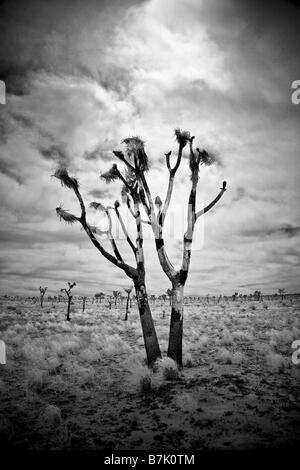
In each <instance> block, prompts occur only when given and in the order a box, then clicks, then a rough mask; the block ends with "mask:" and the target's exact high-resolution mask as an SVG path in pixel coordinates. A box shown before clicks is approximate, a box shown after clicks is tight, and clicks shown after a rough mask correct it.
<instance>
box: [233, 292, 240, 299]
mask: <svg viewBox="0 0 300 470" xmlns="http://www.w3.org/2000/svg"><path fill="white" fill-rule="evenodd" d="M238 295H239V293H238V292H235V293H234V294H232V300H233V301H235V300H236V299H237V297H238Z"/></svg>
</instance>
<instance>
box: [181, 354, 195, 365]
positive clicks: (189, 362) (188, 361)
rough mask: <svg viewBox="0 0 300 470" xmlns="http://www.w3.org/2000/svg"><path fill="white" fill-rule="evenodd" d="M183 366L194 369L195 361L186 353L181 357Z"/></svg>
mask: <svg viewBox="0 0 300 470" xmlns="http://www.w3.org/2000/svg"><path fill="white" fill-rule="evenodd" d="M183 365H184V367H195V365H196V364H195V361H194V360H193V357H192V355H191V353H186V354H185V355H184V357H183Z"/></svg>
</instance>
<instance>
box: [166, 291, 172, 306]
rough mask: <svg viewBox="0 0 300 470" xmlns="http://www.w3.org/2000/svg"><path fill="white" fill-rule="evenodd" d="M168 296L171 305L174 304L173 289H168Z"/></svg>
mask: <svg viewBox="0 0 300 470" xmlns="http://www.w3.org/2000/svg"><path fill="white" fill-rule="evenodd" d="M166 294H167V296H168V297H169V302H170V307H171V306H172V289H167V291H166Z"/></svg>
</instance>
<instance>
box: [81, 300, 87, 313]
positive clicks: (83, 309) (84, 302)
mask: <svg viewBox="0 0 300 470" xmlns="http://www.w3.org/2000/svg"><path fill="white" fill-rule="evenodd" d="M86 299H87V297H81V300H82V311H83V312H84V311H85V304H86Z"/></svg>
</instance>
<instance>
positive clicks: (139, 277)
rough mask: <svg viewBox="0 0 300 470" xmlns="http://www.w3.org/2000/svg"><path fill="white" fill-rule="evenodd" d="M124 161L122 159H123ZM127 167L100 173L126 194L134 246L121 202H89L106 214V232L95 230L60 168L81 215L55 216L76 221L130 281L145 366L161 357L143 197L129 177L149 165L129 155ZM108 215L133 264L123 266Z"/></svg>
mask: <svg viewBox="0 0 300 470" xmlns="http://www.w3.org/2000/svg"><path fill="white" fill-rule="evenodd" d="M114 154H115V155H116V156H117V157H118V158H120V159H121V160H122V157H121V155H119V153H118V152H114ZM124 160H125V158H124ZM130 167H131V168H132V170H130V168H128V167H127V168H126V172H125V173H122V172H121V170H119V169H118V167H117V165H116V164H114V165H113V167H112V168H111V170H109V171H108V172H106V173H104V174H102V178H103V179H104V180H105V181H106V182H107V183H109V182H111V181H114V180H119V181H120V182H121V183H122V184H123V189H122V194H123V195H126V203H127V208H128V210H129V211H130V213H131V215H132V217H133V218H134V220H135V225H136V232H137V237H136V243H135V244H134V243H133V241H132V240H131V238H130V236H129V234H128V232H127V229H126V227H125V224H124V221H123V218H122V215H121V212H120V203H119V201H116V202H115V203H114V206H113V207H104V206H103V205H102V204H101V203H99V202H92V203H91V204H90V207H91V208H93V209H95V210H97V211H101V212H102V213H103V214H105V215H106V218H107V221H108V228H107V230H100V229H99V228H97V227H93V226H91V225H90V224H89V223H88V221H87V211H86V205H85V203H84V200H83V198H82V195H81V192H80V190H79V182H78V180H77V179H76V178H74V177H71V176H69V174H68V171H67V169H66V168H59V169H57V170H56V172H55V174H54V176H55V177H56V178H58V179H59V180H60V182H61V184H62V185H63V186H65V187H67V188H69V189H71V190H72V191H73V192H74V194H75V196H76V198H77V199H78V202H79V205H80V208H81V214H80V215H79V216H76V215H73V214H71V213H70V212H69V211H66V210H64V209H63V208H62V207H57V208H56V213H57V215H58V217H59V218H60V219H62V220H64V221H65V222H67V223H69V224H73V223H76V222H79V223H80V224H81V226H82V228H83V230H84V231H85V232H86V234H87V236H88V237H89V239H90V241H91V242H92V244H93V245H94V246H95V248H96V249H97V250H98V251H99V252H100V254H101V255H102V256H103V257H104V258H106V259H107V260H108V261H110V262H111V263H112V264H113V265H114V266H116V267H118V268H119V269H121V270H122V271H124V273H125V274H126V275H127V276H128V277H129V278H130V279H131V280H132V281H133V284H134V287H135V291H136V295H137V303H138V309H139V314H140V320H141V325H142V330H143V336H144V343H145V349H146V354H147V361H148V364H152V363H153V362H155V361H156V359H158V358H159V357H161V352H160V347H159V344H158V339H157V335H156V330H155V326H154V322H153V318H152V315H151V310H150V306H149V302H148V296H147V291H146V285H145V275H146V271H145V262H144V250H143V229H142V223H143V221H142V218H141V210H140V205H141V203H142V202H143V200H144V194H143V190H142V188H141V186H140V185H139V184H138V183H137V181H136V179H135V178H132V175H134V174H135V172H138V173H139V172H144V171H146V169H147V168H148V162H147V159H146V158H145V156H144V155H136V154H134V155H132V159H131V163H130ZM111 212H113V213H114V215H115V216H116V219H117V220H118V221H119V224H120V226H121V229H122V231H123V233H124V236H125V239H126V240H127V243H128V244H129V246H130V248H131V250H132V252H133V256H134V259H135V264H134V265H130V264H128V263H126V262H125V261H124V259H123V257H122V255H121V253H120V252H119V249H118V247H117V244H116V242H115V239H114V237H113V234H112V217H111ZM98 235H106V237H107V239H108V240H109V242H110V244H111V247H112V251H113V253H114V254H111V253H110V252H109V251H107V249H105V248H104V246H103V244H102V243H101V240H100V239H99V238H98Z"/></svg>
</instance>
